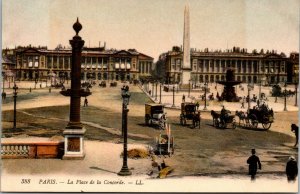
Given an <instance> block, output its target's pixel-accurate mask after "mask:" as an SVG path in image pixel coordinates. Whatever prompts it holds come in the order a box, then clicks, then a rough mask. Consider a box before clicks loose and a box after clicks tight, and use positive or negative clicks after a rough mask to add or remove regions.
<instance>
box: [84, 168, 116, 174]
mask: <svg viewBox="0 0 300 194" xmlns="http://www.w3.org/2000/svg"><path fill="white" fill-rule="evenodd" d="M90 169H93V170H101V171H104V172H110V173H113V174H117V173H116V172H113V171H110V170H105V169H102V168H99V167H95V166H92V167H90Z"/></svg>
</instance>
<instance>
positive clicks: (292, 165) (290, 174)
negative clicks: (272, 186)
mask: <svg viewBox="0 0 300 194" xmlns="http://www.w3.org/2000/svg"><path fill="white" fill-rule="evenodd" d="M285 172H286V176H287V180H288V182H291V181H292V182H294V181H295V180H296V177H297V175H298V165H297V161H296V159H295V158H294V156H290V157H289V160H288V161H287V163H286V168H285Z"/></svg>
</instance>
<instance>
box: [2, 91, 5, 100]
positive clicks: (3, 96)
mask: <svg viewBox="0 0 300 194" xmlns="http://www.w3.org/2000/svg"><path fill="white" fill-rule="evenodd" d="M5 99H6V93H5V92H2V100H5Z"/></svg>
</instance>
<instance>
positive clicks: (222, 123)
mask: <svg viewBox="0 0 300 194" xmlns="http://www.w3.org/2000/svg"><path fill="white" fill-rule="evenodd" d="M219 127H220V128H222V129H225V128H226V123H225V122H224V121H220V122H219Z"/></svg>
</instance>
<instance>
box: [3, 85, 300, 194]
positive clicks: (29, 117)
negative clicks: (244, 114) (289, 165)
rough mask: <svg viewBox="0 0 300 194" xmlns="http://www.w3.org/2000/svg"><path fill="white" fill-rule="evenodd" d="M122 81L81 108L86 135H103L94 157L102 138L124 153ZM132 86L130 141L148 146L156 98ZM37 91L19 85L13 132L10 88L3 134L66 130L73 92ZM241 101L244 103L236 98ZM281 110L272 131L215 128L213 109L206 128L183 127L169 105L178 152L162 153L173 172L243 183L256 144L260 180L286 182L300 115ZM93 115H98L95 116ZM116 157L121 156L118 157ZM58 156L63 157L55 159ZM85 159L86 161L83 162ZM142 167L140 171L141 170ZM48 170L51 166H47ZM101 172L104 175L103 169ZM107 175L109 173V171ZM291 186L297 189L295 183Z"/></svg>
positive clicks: (144, 165) (145, 164)
mask: <svg viewBox="0 0 300 194" xmlns="http://www.w3.org/2000/svg"><path fill="white" fill-rule="evenodd" d="M26 85H28V84H25V86H22V87H21V88H26ZM120 87H121V85H120V84H119V86H118V87H116V88H109V87H108V88H98V87H94V88H93V89H92V92H93V95H92V96H90V97H89V98H88V99H89V105H90V106H89V107H88V108H82V121H84V124H85V125H86V128H87V133H86V138H87V139H91V140H97V141H101V142H98V143H97V142H93V141H91V142H90V143H88V142H87V152H88V153H93V154H91V155H92V157H99V158H101V153H102V152H103V151H99V152H100V153H99V154H98V152H97V151H95V152H90V148H89V145H94V147H97V148H99V150H100V147H101V145H102V144H99V143H110V144H111V146H109V147H110V149H109V150H115V151H110V152H109V153H108V152H105V153H106V154H105V155H106V156H107V157H108V158H114V157H117V158H118V155H119V154H116V153H118V150H117V149H116V148H115V147H114V146H113V145H115V146H119V148H118V149H120V146H121V145H120V144H115V142H117V141H118V140H119V139H120V136H119V134H120V128H121V124H120V123H121V122H119V121H121V113H120V110H121V97H120ZM130 90H131V94H132V96H131V101H130V105H129V109H130V111H129V133H130V134H129V143H130V144H131V145H135V144H141V145H144V146H147V145H149V144H151V143H152V142H153V139H154V137H156V136H157V135H158V134H159V133H161V132H160V131H159V130H157V129H155V128H154V127H148V126H145V125H144V103H146V102H151V99H150V98H148V97H147V96H146V95H144V94H143V92H142V91H141V89H140V88H139V87H134V86H131V87H130ZM32 91H33V92H32V93H29V90H28V89H21V90H20V96H19V97H18V99H19V100H20V103H19V104H18V109H19V111H18V118H19V119H22V120H23V121H22V120H18V122H19V123H18V126H19V128H20V131H14V132H12V131H10V125H11V122H10V121H11V118H12V117H11V110H12V107H13V106H12V99H11V94H10V93H9V92H8V98H7V99H6V101H5V102H4V104H3V106H2V110H3V111H4V112H3V113H4V115H3V118H2V119H3V121H4V122H3V128H4V130H3V132H4V133H3V134H4V135H8V136H9V135H13V136H14V135H20V134H29V135H34V136H45V135H46V136H49V137H51V136H53V135H55V134H56V135H57V134H61V133H62V131H63V128H64V126H66V124H67V120H68V106H67V104H68V103H69V100H68V98H66V97H63V96H61V95H59V94H58V90H55V89H52V92H51V93H49V91H48V89H36V90H32ZM186 96H187V93H186ZM181 97H182V95H181V94H180V95H178V101H179V102H180V101H181ZM54 98H55V100H53V99H54ZM163 98H164V99H169V101H170V100H171V99H172V96H166V95H163ZM21 102H22V103H21ZM178 105H179V104H178ZM233 105H234V104H233ZM276 105H277V106H278V107H280V106H282V104H280V103H277V104H276ZM276 105H274V107H275V106H276ZM53 106H55V107H53ZM236 106H239V105H238V104H237V105H236ZM269 106H270V105H269ZM220 107H221V105H220V104H218V103H216V105H212V103H211V105H210V106H209V108H210V109H211V108H213V109H214V108H216V109H217V108H220ZM226 107H227V106H226ZM272 108H273V107H272ZM292 108H294V107H293V104H292V103H291V104H290V106H288V110H292ZM295 108H297V107H295ZM57 110H59V111H57ZM274 110H275V109H274ZM279 110H280V108H278V112H276V113H275V119H276V121H275V123H274V124H273V125H272V127H271V129H270V130H269V131H263V130H259V131H253V130H249V129H244V128H237V129H236V130H232V129H226V130H220V129H215V128H214V127H212V126H211V123H212V121H211V116H210V113H209V112H203V113H202V118H203V119H202V123H201V129H191V128H190V127H189V126H185V127H182V126H180V125H179V118H178V116H179V114H180V111H179V110H176V109H167V110H166V111H167V115H168V121H169V123H171V127H172V134H173V135H174V137H175V142H176V144H175V154H174V155H173V156H172V157H170V158H169V157H167V158H160V160H162V159H165V161H166V163H167V164H168V165H170V166H172V167H173V168H174V169H175V170H174V172H173V173H172V174H171V175H170V177H174V178H175V177H178V176H189V175H192V176H198V175H205V177H206V178H207V177H212V176H215V175H217V176H222V175H226V176H227V178H229V179H234V176H238V177H239V179H240V180H241V181H242V182H240V183H241V184H246V185H247V184H249V180H248V179H247V177H246V176H245V174H246V173H247V165H246V164H245V160H246V159H247V157H248V156H249V152H250V149H251V148H253V147H255V148H256V149H257V152H258V154H259V156H260V158H261V160H262V163H263V170H262V171H261V172H260V175H259V179H258V180H259V181H258V180H257V182H260V183H262V182H263V180H264V179H265V178H267V179H268V180H270V178H271V179H272V180H281V181H279V182H280V183H281V185H282V186H283V187H285V185H286V181H285V177H284V168H285V162H286V160H287V158H288V156H289V155H296V156H297V151H298V149H293V147H292V145H293V143H294V141H295V138H294V136H293V134H292V133H291V131H290V129H289V126H290V124H291V123H298V117H297V112H295V111H288V112H282V111H279ZM91 115H93V116H92V117H91ZM116 121H117V122H116ZM58 126H59V127H58ZM278 132H280V133H278ZM93 143H96V144H93ZM98 144H99V145H98ZM95 153H97V154H95ZM103 153H104V152H103ZM117 158H116V161H117V160H118V159H117ZM100 160H101V159H100ZM36 161H37V163H40V162H38V161H39V160H33V162H36ZM58 161H60V160H53V162H49V163H48V164H49V165H52V163H53V165H54V166H53V168H54V169H56V170H54V172H58V171H63V172H64V173H65V171H64V170H63V169H64V168H66V169H68V168H71V167H69V166H68V165H67V164H66V165H67V166H64V164H65V163H64V162H62V161H60V162H58ZM92 161H93V160H92ZM118 161H119V162H121V159H120V158H119V160H118ZM56 162H58V163H57V164H56ZM85 162H87V163H85ZM85 162H83V163H81V164H80V166H82V168H80V169H78V171H77V170H76V171H72V170H70V171H71V174H72V173H73V172H74V173H76V172H77V173H78V176H81V174H82V173H84V172H85V171H86V170H85V168H88V167H90V166H91V163H89V161H86V160H85ZM104 162H105V161H104ZM139 162H141V163H139ZM150 163H151V161H150V159H147V160H144V161H137V163H135V164H134V165H133V166H134V168H135V170H133V171H134V173H135V175H139V173H140V175H141V176H144V177H149V176H148V175H147V173H148V172H149V169H151V166H150ZM30 164H31V162H30ZM46 164H47V163H46ZM59 164H60V165H59ZM72 164H73V163H72ZM108 164H109V166H107V167H108V168H109V169H106V170H108V171H111V172H115V171H116V170H115V169H117V167H118V166H119V165H120V164H119V163H118V164H119V165H117V163H115V164H116V166H115V167H113V166H112V167H110V165H111V164H110V163H108ZM131 164H132V163H131V161H129V165H131ZM139 164H140V165H139ZM15 165H19V166H22V168H21V167H20V168H15V167H14V166H15ZM74 165H75V164H74ZM86 165H87V167H84V166H86ZM106 165H107V164H106ZM55 166H57V167H55ZM71 166H73V165H71ZM100 166H105V164H100ZM3 167H4V168H3V169H5V171H4V172H6V173H7V174H11V172H12V171H11V170H12V169H13V171H14V172H15V173H16V174H20V173H21V174H22V171H23V170H22V169H24V172H25V174H27V173H29V172H31V174H32V175H39V173H42V172H44V167H43V168H42V167H41V168H34V166H32V165H26V164H25V165H24V163H23V162H22V160H4V162H3ZM140 167H141V168H140ZM51 168H52V167H51ZM51 168H50V169H51ZM139 168H140V169H141V171H139V170H137V169H139ZM34 169H35V170H34ZM41 169H42V170H41ZM57 170H58V171H57ZM38 171H40V172H38ZM91 171H92V170H88V171H87V172H89V173H92V175H94V174H93V172H96V171H93V172H91ZM48 173H49V171H47V174H48ZM97 173H100V171H97ZM97 173H96V174H97ZM136 173H137V174H136ZM71 174H70V175H69V173H67V174H66V175H67V176H73V175H71ZM96 174H95V175H96ZM100 174H101V176H102V172H101V173H100ZM229 174H230V175H229ZM103 175H105V176H106V174H105V173H104V174H103ZM228 175H229V177H228ZM115 177H116V175H115ZM243 177H244V178H243ZM209 181H213V182H215V180H213V178H208V182H209ZM149 184H150V183H149ZM292 187H293V189H295V187H294V185H293V186H292ZM236 188H238V187H236ZM249 188H250V187H249ZM289 188H291V187H289ZM247 190H248V189H247ZM277 191H278V190H277Z"/></svg>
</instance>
